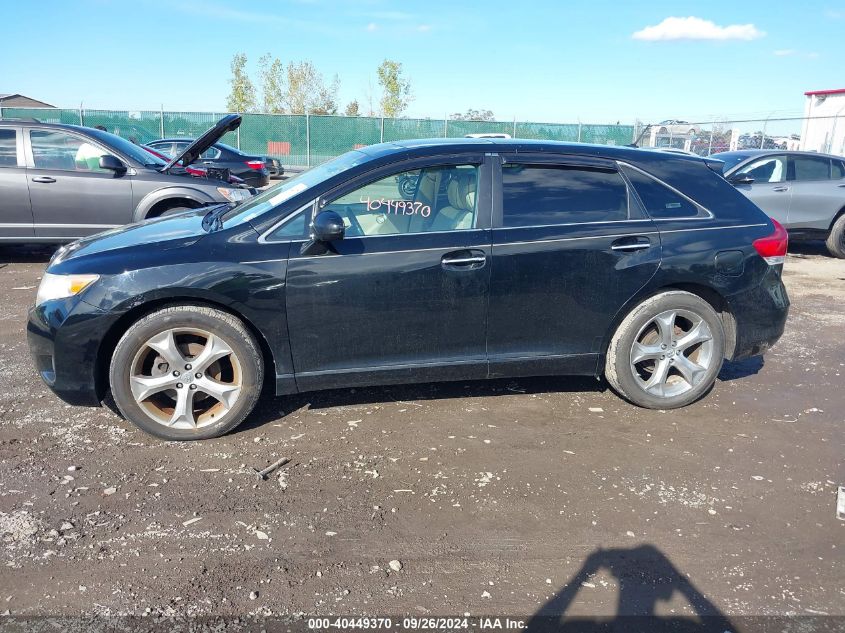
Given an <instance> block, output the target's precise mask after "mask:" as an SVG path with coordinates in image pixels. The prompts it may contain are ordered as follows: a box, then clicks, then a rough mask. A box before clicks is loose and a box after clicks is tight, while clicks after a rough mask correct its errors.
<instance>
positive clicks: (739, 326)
mask: <svg viewBox="0 0 845 633" xmlns="http://www.w3.org/2000/svg"><path fill="white" fill-rule="evenodd" d="M729 303H730V307H731V312H732V313H733V315H734V321H735V325H736V332H735V335H736V336H735V339H736V344H735V345H734V349H733V354H732V355H730V357H729V358H730V360H741V359H743V358H748V357H750V356H758V355H760V354H763V353H764V352H765V351H766V350H767V349H769V348H770V347H771V346H772V345H774V344H775V343H776V342H777V341H778V339H779V338H780V337H781V335H782V334H783V330H784V328H785V327H786V319H787V316H788V315H789V296H788V295H787V293H786V287H785V286H784V285H783V281H782V279H781V275H780V271H779V270H776V269H775V268H774V267H771V268H770V270H769V271H768V272H767V273H766V275H765V276H764V277H763V280H762V282H761V283H760V285H758V286H756V287H754V288H753V289H750V290H746V291H745V292H743V293H741V294H738V295H733V296H732V297H730V301H729Z"/></svg>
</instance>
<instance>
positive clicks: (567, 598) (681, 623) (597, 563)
mask: <svg viewBox="0 0 845 633" xmlns="http://www.w3.org/2000/svg"><path fill="white" fill-rule="evenodd" d="M600 572H606V573H608V574H610V575H611V576H613V577H614V579H615V580H616V584H617V586H618V598H617V604H616V613H615V614H614V615H612V616H596V617H582V616H568V615H567V612H568V611H569V610H570V609H571V607H572V605H573V602H574V601H575V599H576V596H577V595H578V594H579V592H581V591H594V590H595V589H592V588H591V586H592V582H591V579H592V577H593V576H594V575H595V574H597V573H600ZM678 596H680V597H681V598H683V599H684V600H685V601H686V603H687V605H689V607H690V609H691V610H692V612H693V613H692V614H689V615H674V614H673V615H669V616H666V615H658V604H659V603H661V602H664V603H668V602H669V601H675V599H676V598H677V597H678ZM525 630H526V631H529V632H531V633H539V632H546V631H548V632H552V631H555V632H561V631H565V632H568V631H573V632H575V631H578V632H579V633H581V632H583V631H587V632H590V631H601V632H609V631H613V632H617V631H618V632H623V631H624V632H625V633H628V632H631V631H643V632H648V633H653V632H656V631H658V632H659V631H674V632H681V633H684V632H686V631H691V632H692V631H695V632H696V633H702V632H707V633H709V632H710V631H713V632H715V633H725V632H730V631H735V630H736V628H735V627H734V626H733V625H732V624H731V622H730V620H729V619H728V618H727V616H725V615H724V614H723V613H721V612H720V611H719V609H718V608H717V607H716V605H714V604H713V603H712V602H711V601H710V600H708V599H707V597H705V596H704V594H703V593H701V592H700V591H699V590H698V589H697V588H696V587H695V585H694V584H693V583H692V582H691V581H690V580H689V578H687V577H686V576H685V575H684V574H682V573H681V572H680V571H678V569H676V568H675V566H674V565H673V564H672V562H671V561H670V560H669V559H668V558H667V557H666V556H665V555H664V554H663V552H661V551H660V550H659V549H658V548H656V547H655V546H654V545H650V544H644V545H640V546H638V547H632V548H612V549H602V548H599V549H597V550H595V551H594V552H593V553H591V554H590V555H589V556H588V557H587V558H586V559H585V560H584V563H583V564H582V565H581V569H579V570H578V572H577V573H576V574H575V575H574V576H573V577H572V578H571V579H570V580H569V582H567V583H566V585H565V586H564V587H563V588H562V589H561V590H560V591H558V592H557V593H556V594H555V595H554V596H552V597H551V598H550V599H549V600H548V601H547V602H546V603H545V604H544V605H543V606H542V607H540V609H538V610H537V612H536V613H535V614H534V615H533V616H532V617H531V618H530V619H529V620H528V622H527V626H526V628H525Z"/></svg>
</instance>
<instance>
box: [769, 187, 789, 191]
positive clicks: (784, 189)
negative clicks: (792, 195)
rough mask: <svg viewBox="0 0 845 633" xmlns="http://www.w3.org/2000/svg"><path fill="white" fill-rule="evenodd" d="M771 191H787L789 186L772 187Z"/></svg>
mask: <svg viewBox="0 0 845 633" xmlns="http://www.w3.org/2000/svg"><path fill="white" fill-rule="evenodd" d="M772 191H789V187H772Z"/></svg>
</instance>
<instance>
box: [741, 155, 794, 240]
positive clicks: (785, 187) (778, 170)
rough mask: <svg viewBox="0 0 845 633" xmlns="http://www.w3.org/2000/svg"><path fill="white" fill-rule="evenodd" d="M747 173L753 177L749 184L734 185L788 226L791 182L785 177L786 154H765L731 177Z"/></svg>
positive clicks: (764, 210)
mask: <svg viewBox="0 0 845 633" xmlns="http://www.w3.org/2000/svg"><path fill="white" fill-rule="evenodd" d="M741 174H742V175H748V176H751V177H752V178H753V179H754V182H753V183H751V184H750V185H736V188H737V189H739V190H740V191H741V192H742V193H743V194H745V195H746V196H747V197H748V198H749V199H750V200H751V202H753V203H754V204H756V205H757V206H758V207H760V209H762V210H763V212H764V213H765V214H766V215H768V216H769V217H771V218H774V219H775V220H777V221H778V222H780V223H781V224H783V225H784V226H789V207H790V203H791V200H792V183H790V182H788V181H787V179H786V174H787V160H786V156H783V155H780V154H778V155H774V156H765V157H763V158H759V159H757V160H755V161H752V162H750V163H749V164H748V165H746V166H745V167H743V168H742V169H740V170H738V171H737V172H736V173H735V174H732V175H731V177H732V178H733V177H734V176H738V175H741Z"/></svg>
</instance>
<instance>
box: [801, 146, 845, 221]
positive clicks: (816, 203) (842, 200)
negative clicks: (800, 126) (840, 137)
mask: <svg viewBox="0 0 845 633" xmlns="http://www.w3.org/2000/svg"><path fill="white" fill-rule="evenodd" d="M837 162H838V161H837ZM831 167H832V161H831V159H830V158H827V157H826V156H801V155H797V154H792V155H790V157H789V184H790V185H791V186H792V201H791V202H790V205H789V224H788V226H790V227H791V228H802V229H823V230H827V229H828V228H830V224H831V222H832V221H833V218H834V216H836V213H837V212H838V211H839V210H840V209H841V208H842V207H843V206H845V188H842V187H839V186H838V185H841V184H842V181H841V180H838V181H834V180H833V179H832V178H831ZM837 173H838V172H837Z"/></svg>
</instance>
